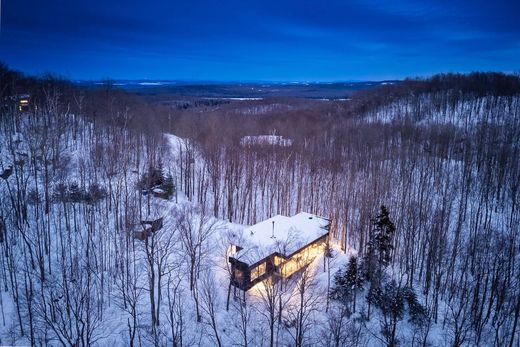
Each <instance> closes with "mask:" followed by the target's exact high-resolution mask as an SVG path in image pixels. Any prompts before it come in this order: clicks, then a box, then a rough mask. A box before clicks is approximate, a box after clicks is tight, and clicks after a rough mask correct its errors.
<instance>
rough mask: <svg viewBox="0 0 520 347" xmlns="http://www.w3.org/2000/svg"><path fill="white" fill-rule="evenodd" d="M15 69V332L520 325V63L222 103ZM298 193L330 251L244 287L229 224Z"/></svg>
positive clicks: (0, 169) (481, 332)
mask: <svg viewBox="0 0 520 347" xmlns="http://www.w3.org/2000/svg"><path fill="white" fill-rule="evenodd" d="M0 80H1V86H2V89H1V97H2V100H4V103H3V106H2V114H1V118H0V143H1V147H0V174H1V179H0V248H1V252H0V264H1V265H0V266H1V270H0V271H1V275H0V284H1V286H0V287H1V288H2V292H1V293H2V294H1V296H0V298H1V301H0V309H1V318H0V344H8V345H20V344H22V345H23V344H30V345H66V346H89V345H99V346H106V345H114V346H127V345H135V346H149V345H157V346H163V345H174V346H192V345H194V346H196V345H202V346H212V345H221V346H231V345H240V346H262V345H270V344H273V345H279V346H310V345H320V346H396V345H400V346H417V345H420V346H447V345H450V346H488V345H489V346H517V345H518V344H519V343H520V327H519V326H518V325H520V283H519V279H520V266H519V262H520V211H519V206H518V200H519V198H520V197H519V195H520V192H519V188H520V163H519V161H518V157H519V154H520V142H519V140H518V139H519V138H520V82H519V79H518V77H517V76H511V75H503V74H480V73H479V74H471V75H441V76H435V77H433V78H431V79H424V80H407V81H404V82H403V83H398V84H394V85H381V86H378V87H376V88H371V89H366V90H361V91H357V92H356V93H354V94H352V95H348V100H334V101H322V100H316V99H312V98H311V99H305V98H293V97H291V96H288V95H281V96H280V95H276V97H273V96H272V95H269V96H268V97H265V98H263V99H262V100H228V101H229V102H215V103H208V102H207V99H205V98H206V96H204V97H203V98H201V97H200V96H198V95H193V94H192V93H189V94H188V95H184V94H182V92H179V93H180V94H176V95H175V97H171V96H170V95H169V94H168V93H166V94H162V96H161V97H160V98H159V99H157V98H154V97H150V96H146V97H144V98H142V97H139V96H137V95H136V94H135V93H134V92H132V93H128V92H125V91H124V90H120V89H117V88H114V86H112V87H110V88H84V87H83V86H78V85H74V84H71V83H68V82H67V81H60V80H56V79H52V78H47V79H32V78H27V77H24V76H22V75H19V74H16V73H14V72H12V71H9V70H8V69H6V68H5V67H2V70H1V74H0ZM25 92H28V93H30V94H31V96H32V97H31V102H30V108H29V109H28V110H26V111H23V112H20V111H18V109H17V104H16V103H17V99H16V97H17V96H18V95H20V94H22V93H25ZM176 93H177V92H176ZM274 94H276V93H274ZM344 96H345V97H343V98H338V99H347V98H346V96H347V95H344ZM179 100H183V102H184V101H186V100H187V101H186V102H188V106H189V107H179V105H180V104H179ZM181 104H182V103H181ZM273 139H275V140H273ZM383 205H384V206H385V207H386V209H387V211H388V214H385V212H384V211H385V210H386V209H382V208H381V206H383ZM302 211H304V212H309V213H312V214H315V215H318V216H323V217H326V218H329V219H331V220H332V221H333V225H332V230H331V238H330V249H329V250H328V251H327V252H325V253H324V254H323V255H321V256H320V257H318V258H316V259H315V260H314V262H313V263H312V264H311V265H310V266H309V267H307V268H305V269H304V270H303V271H301V272H298V273H297V274H296V275H295V276H293V277H291V278H289V279H288V280H286V281H265V282H261V283H259V284H258V285H256V286H255V287H254V288H252V289H251V290H250V291H248V292H246V293H245V294H244V293H237V291H236V290H234V289H231V286H230V275H231V274H230V268H229V263H228V261H227V260H228V259H227V255H228V253H227V251H228V246H229V244H230V239H231V238H232V236H233V235H237V234H238V235H240V233H242V231H243V230H244V228H246V227H247V226H249V225H253V224H256V223H258V222H261V221H263V220H265V219H268V218H271V217H273V216H275V215H279V214H280V215H284V216H292V215H295V214H297V213H299V212H302ZM160 218H162V220H161V224H162V227H161V228H159V229H158V230H154V231H153V232H151V233H152V234H151V235H149V237H144V238H142V239H139V237H141V236H138V234H139V233H146V232H147V231H146V230H147V229H146V227H145V226H143V225H144V224H143V223H141V221H145V220H146V221H157V220H159V219H160ZM392 225H393V226H394V227H395V230H394V229H392ZM139 235H141V234H139ZM354 258H355V259H356V264H355V265H353V259H354ZM347 264H349V265H348V268H347V267H346V265H347ZM347 269H348V271H346V270H347ZM353 274H354V275H353ZM235 294H236V295H235ZM228 297H230V299H229V300H228Z"/></svg>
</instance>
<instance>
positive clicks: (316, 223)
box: [235, 212, 330, 264]
mask: <svg viewBox="0 0 520 347" xmlns="http://www.w3.org/2000/svg"><path fill="white" fill-rule="evenodd" d="M329 224H330V221H329V220H328V219H325V218H323V217H319V216H317V215H314V214H310V213H307V212H300V213H298V214H296V215H294V216H292V217H287V216H282V215H276V216H274V217H271V218H269V219H266V220H264V221H262V222H260V223H257V224H255V225H253V226H250V227H248V228H245V229H244V231H243V235H242V239H237V240H236V241H237V244H236V245H237V246H240V247H242V248H243V249H242V250H241V251H239V252H237V256H235V257H236V258H237V259H240V260H241V261H246V262H248V263H249V264H254V263H256V262H257V261H260V260H262V259H263V258H265V257H266V256H268V255H270V254H272V253H274V252H279V253H281V254H283V255H284V256H289V255H291V254H292V253H294V252H296V251H297V250H299V249H300V248H302V247H303V246H305V245H307V244H309V243H311V242H313V241H315V240H316V239H318V238H320V237H322V236H324V235H326V234H327V233H328V232H329V231H328V230H327V229H326V228H327V227H328V225H329Z"/></svg>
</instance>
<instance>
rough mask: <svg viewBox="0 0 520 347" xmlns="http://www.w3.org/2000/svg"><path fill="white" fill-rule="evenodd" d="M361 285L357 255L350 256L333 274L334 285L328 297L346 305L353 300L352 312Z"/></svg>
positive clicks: (354, 309)
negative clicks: (343, 265) (346, 262)
mask: <svg viewBox="0 0 520 347" xmlns="http://www.w3.org/2000/svg"><path fill="white" fill-rule="evenodd" d="M362 286H363V277H362V276H361V272H360V271H359V266H358V262H357V257H351V258H350V260H349V262H348V264H347V266H345V267H344V268H342V269H341V270H339V271H338V272H336V274H335V275H334V287H333V288H332V290H331V292H330V298H331V299H332V300H336V301H339V302H341V303H342V304H344V305H345V306H348V305H349V304H350V303H351V302H353V308H352V310H353V312H355V311H356V294H357V292H358V291H359V289H360V288H361V287H362Z"/></svg>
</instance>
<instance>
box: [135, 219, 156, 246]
mask: <svg viewBox="0 0 520 347" xmlns="http://www.w3.org/2000/svg"><path fill="white" fill-rule="evenodd" d="M162 227H163V219H162V218H159V219H155V220H143V221H141V223H140V228H139V229H140V230H136V231H134V232H133V236H134V238H135V239H137V240H140V241H144V240H146V239H147V238H148V237H150V236H152V234H153V233H155V232H156V231H158V230H161V229H162Z"/></svg>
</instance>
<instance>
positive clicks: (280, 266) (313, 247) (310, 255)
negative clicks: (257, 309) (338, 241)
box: [229, 234, 328, 290]
mask: <svg viewBox="0 0 520 347" xmlns="http://www.w3.org/2000/svg"><path fill="white" fill-rule="evenodd" d="M327 237H328V234H327V235H324V236H323V237H321V238H319V239H317V240H316V241H314V242H312V243H310V244H309V245H307V246H306V247H304V248H301V249H300V250H298V251H297V252H295V253H293V254H291V255H290V257H289V258H287V259H286V258H285V257H283V255H281V254H278V253H274V254H271V255H270V256H268V257H266V258H264V259H262V260H261V261H259V262H257V263H255V264H252V265H249V264H247V263H244V262H242V261H240V260H238V259H235V258H233V257H232V256H230V257H229V262H230V264H231V284H232V285H234V286H235V287H238V288H240V289H242V290H249V289H250V288H251V287H252V286H254V285H255V284H257V283H258V282H261V281H263V280H265V279H267V278H269V277H271V276H273V275H279V276H281V277H283V278H287V277H290V276H291V275H293V274H294V273H296V272H298V271H300V270H301V269H303V268H304V267H305V266H307V265H309V264H310V263H311V262H312V261H313V260H314V259H316V257H317V256H319V255H321V254H323V252H324V251H325V245H326V243H327Z"/></svg>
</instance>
